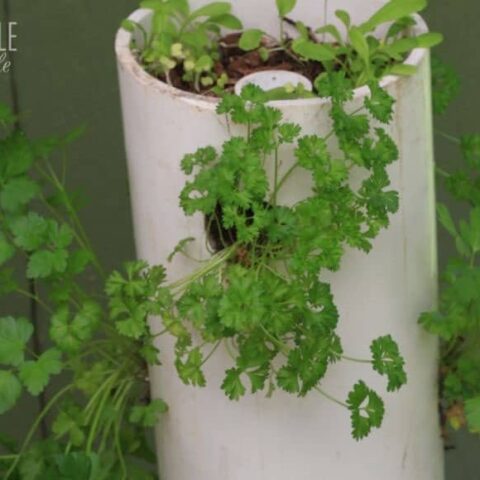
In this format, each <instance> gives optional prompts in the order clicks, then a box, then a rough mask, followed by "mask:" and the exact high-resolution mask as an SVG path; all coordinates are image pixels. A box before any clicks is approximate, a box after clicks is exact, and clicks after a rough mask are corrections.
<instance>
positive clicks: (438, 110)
mask: <svg viewBox="0 0 480 480" xmlns="http://www.w3.org/2000/svg"><path fill="white" fill-rule="evenodd" d="M459 90H460V78H459V76H458V75H457V73H456V72H455V70H454V69H453V68H452V67H451V66H449V65H447V64H446V63H444V62H443V61H442V60H440V59H439V58H438V57H437V56H435V55H433V56H432V93H433V111H434V113H435V114H437V115H440V114H442V113H444V112H445V110H446V109H447V107H448V106H449V105H450V103H451V102H452V101H453V99H454V98H455V97H456V96H457V95H458V92H459Z"/></svg>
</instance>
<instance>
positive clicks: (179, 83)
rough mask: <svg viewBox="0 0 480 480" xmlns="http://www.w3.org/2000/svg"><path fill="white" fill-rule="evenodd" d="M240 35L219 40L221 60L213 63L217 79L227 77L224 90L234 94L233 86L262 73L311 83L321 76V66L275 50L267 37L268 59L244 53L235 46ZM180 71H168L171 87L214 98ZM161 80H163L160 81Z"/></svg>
mask: <svg viewBox="0 0 480 480" xmlns="http://www.w3.org/2000/svg"><path fill="white" fill-rule="evenodd" d="M240 36H241V33H232V34H230V35H226V36H225V37H223V38H222V39H221V40H220V60H219V61H218V62H217V63H216V64H215V67H214V70H215V73H216V74H217V75H218V76H219V77H220V76H221V75H222V74H223V73H226V74H227V75H228V78H229V82H228V83H227V85H226V87H225V89H226V90H227V91H233V88H234V86H235V84H236V83H237V82H238V81H239V80H240V79H241V78H243V77H245V76H247V75H249V74H251V73H254V72H261V71H264V70H287V71H293V72H296V73H300V74H302V75H304V76H305V77H307V78H308V79H309V80H311V81H312V82H313V81H314V80H315V79H316V78H317V76H318V75H319V74H320V73H322V71H323V67H322V65H321V64H320V63H319V62H313V61H302V60H300V59H299V58H298V57H296V56H295V54H293V53H292V52H291V51H290V50H289V49H288V48H287V49H278V50H275V49H276V48H277V47H278V45H275V44H272V43H271V42H269V39H268V38H265V39H264V40H263V47H266V48H268V49H269V50H273V51H270V53H269V56H268V59H267V60H263V59H262V58H261V55H260V52H259V50H253V51H251V52H245V51H243V50H242V49H240V48H239V47H238V41H239V39H240ZM182 76H183V68H182V66H181V65H179V66H178V67H177V68H176V69H175V70H173V71H171V72H170V82H171V84H172V85H173V86H174V87H176V88H178V89H180V90H186V91H190V92H194V93H200V94H204V95H209V96H215V93H213V92H212V91H211V89H210V87H209V88H206V89H204V90H203V91H201V92H195V91H194V89H193V85H191V84H189V83H186V82H184V81H183V80H182ZM162 80H165V79H163V78H162Z"/></svg>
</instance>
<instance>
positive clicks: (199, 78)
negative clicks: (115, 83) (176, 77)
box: [122, 0, 242, 91]
mask: <svg viewBox="0 0 480 480" xmlns="http://www.w3.org/2000/svg"><path fill="white" fill-rule="evenodd" d="M140 6H141V7H142V8H148V9H151V10H152V11H153V14H152V21H151V27H150V31H149V32H148V33H147V31H146V30H145V28H144V27H143V26H142V25H141V24H139V23H136V22H134V21H132V20H128V19H127V20H124V21H123V23H122V26H123V28H125V29H126V30H128V31H130V32H135V31H137V30H139V31H140V32H141V33H142V42H141V43H139V42H137V45H138V47H139V49H140V53H139V55H140V60H141V62H142V63H143V65H144V66H145V67H146V69H147V71H149V72H151V73H152V74H154V75H156V76H162V77H165V78H166V80H167V81H168V82H170V74H171V72H172V70H174V69H176V68H177V67H180V71H181V75H182V80H183V81H184V82H186V83H188V84H190V85H193V86H194V89H195V91H200V90H201V89H205V88H211V87H212V86H214V85H215V84H217V85H218V86H223V85H225V83H226V81H227V78H226V77H225V75H221V76H217V75H216V73H215V71H214V65H215V62H216V61H218V60H219V59H220V53H219V39H220V34H221V28H227V29H232V30H241V29H242V23H241V22H240V20H239V19H238V18H237V17H235V16H234V15H232V13H231V9H232V6H231V4H230V3H228V2H212V3H209V4H206V5H204V6H202V7H200V8H198V9H197V10H194V11H192V10H191V9H190V6H189V2H188V0H143V1H142V2H141V4H140Z"/></svg>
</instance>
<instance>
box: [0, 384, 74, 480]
mask: <svg viewBox="0 0 480 480" xmlns="http://www.w3.org/2000/svg"><path fill="white" fill-rule="evenodd" d="M73 387H74V385H67V386H66V387H65V388H63V389H62V390H60V391H59V392H57V393H56V394H55V395H54V396H53V397H52V398H51V400H50V401H49V402H48V403H47V405H46V406H45V408H44V409H43V411H42V412H41V413H40V415H38V417H37V418H36V419H35V421H34V422H33V425H32V427H31V428H30V430H29V432H28V434H27V436H26V438H25V440H24V442H23V444H22V447H21V449H20V452H19V453H18V455H17V458H16V459H15V460H14V462H13V463H12V465H11V466H10V468H9V469H8V471H7V473H6V475H5V478H4V480H8V479H9V478H10V476H11V475H12V473H13V472H14V471H15V469H16V468H17V465H18V462H19V461H20V458H21V457H22V455H23V454H24V452H25V450H26V448H27V447H28V445H29V443H30V442H31V440H32V438H33V435H34V434H35V432H36V431H37V428H38V427H39V425H40V423H41V422H42V420H43V419H44V418H45V417H46V416H47V414H48V412H49V411H50V410H51V408H52V407H53V406H54V405H55V404H56V403H57V402H58V400H59V399H60V398H61V397H63V395H65V394H66V393H67V392H69V391H70V390H71V389H72V388H73Z"/></svg>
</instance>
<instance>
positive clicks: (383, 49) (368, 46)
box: [239, 0, 442, 86]
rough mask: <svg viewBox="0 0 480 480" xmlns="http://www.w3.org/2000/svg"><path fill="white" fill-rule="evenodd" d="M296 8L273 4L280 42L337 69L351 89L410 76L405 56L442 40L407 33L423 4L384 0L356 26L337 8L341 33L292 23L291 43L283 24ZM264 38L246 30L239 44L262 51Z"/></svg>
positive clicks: (293, 0) (289, 0) (291, 0)
mask: <svg viewBox="0 0 480 480" xmlns="http://www.w3.org/2000/svg"><path fill="white" fill-rule="evenodd" d="M296 4H297V0H277V8H278V13H279V16H280V21H281V25H282V28H281V32H280V44H281V45H282V46H283V47H284V48H285V49H286V50H287V51H290V53H293V54H295V55H298V56H299V58H301V59H306V60H312V61H315V62H320V63H321V64H322V65H323V67H324V69H325V70H326V71H327V72H331V71H333V70H338V69H339V68H341V70H342V71H344V72H345V74H346V75H347V76H348V77H349V78H351V79H353V81H354V84H355V85H356V86H361V85H365V84H368V83H369V82H371V81H378V80H379V79H380V78H382V77H383V76H385V75H388V74H392V75H411V74H413V73H414V72H415V68H414V67H413V66H409V65H406V64H404V63H403V62H404V60H405V57H406V55H407V54H408V53H409V52H411V51H412V50H413V49H415V48H431V47H433V46H435V45H437V44H438V43H440V42H441V41H442V35H440V34H438V33H424V34H421V35H418V36H415V35H413V34H412V28H413V27H414V26H415V20H414V18H413V15H414V14H415V13H418V12H420V11H422V10H423V9H424V8H425V7H426V6H427V0H409V1H404V0H390V1H389V2H387V3H386V4H385V5H384V6H383V7H381V8H380V9H379V10H378V11H377V12H375V13H374V14H373V15H372V16H371V17H370V18H369V19H368V20H367V21H366V22H364V23H362V24H361V25H353V24H352V21H351V18H350V15H349V13H348V12H346V11H345V10H337V11H336V12H335V15H336V17H337V18H338V20H339V21H340V22H341V23H342V24H343V26H344V27H345V34H343V35H342V33H341V32H340V31H339V29H338V28H337V27H336V26H335V25H334V24H328V25H324V26H323V27H321V28H318V29H316V30H313V29H312V28H310V27H308V26H307V25H305V24H304V23H302V22H296V25H295V26H296V30H297V32H298V36H297V37H296V38H294V39H293V40H292V39H290V38H287V37H286V36H285V34H284V30H283V23H284V21H285V19H286V17H287V15H289V14H290V13H291V12H292V11H293V10H294V8H295V6H296ZM385 24H389V28H388V29H387V31H386V34H385V35H384V36H383V38H380V39H379V38H378V37H377V36H376V35H375V32H376V31H377V29H378V28H379V27H381V26H382V25H385ZM318 35H321V37H318ZM265 36H266V34H265V33H264V32H263V31H261V30H258V29H252V30H247V31H245V32H244V33H243V35H242V37H241V39H240V42H239V45H240V47H241V48H243V49H244V50H247V51H248V50H254V49H258V48H261V49H262V52H263V50H265V49H264V47H262V40H263V38H264V37H265ZM327 38H328V39H329V41H328V42H327V41H326V39H327ZM265 54H266V55H268V51H266V52H265V53H264V55H265Z"/></svg>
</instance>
